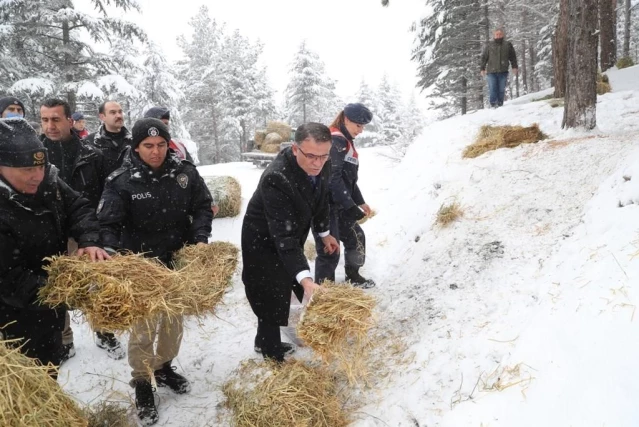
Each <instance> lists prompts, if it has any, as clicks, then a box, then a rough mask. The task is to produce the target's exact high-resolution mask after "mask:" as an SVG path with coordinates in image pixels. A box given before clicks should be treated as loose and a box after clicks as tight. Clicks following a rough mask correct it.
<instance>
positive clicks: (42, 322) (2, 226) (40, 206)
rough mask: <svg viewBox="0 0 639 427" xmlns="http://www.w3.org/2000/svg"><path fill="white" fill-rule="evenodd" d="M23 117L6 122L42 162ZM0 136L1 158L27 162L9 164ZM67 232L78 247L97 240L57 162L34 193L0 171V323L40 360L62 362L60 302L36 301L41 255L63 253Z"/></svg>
mask: <svg viewBox="0 0 639 427" xmlns="http://www.w3.org/2000/svg"><path fill="white" fill-rule="evenodd" d="M1 122H5V121H0V126H5V125H4V124H3V123H1ZM21 122H23V123H17V124H16V123H14V121H6V122H5V123H10V126H12V128H13V130H12V132H11V135H12V137H11V138H15V135H17V134H18V133H22V135H25V134H26V135H29V140H23V141H15V139H14V142H17V143H16V145H17V146H19V148H16V149H15V151H20V153H19V154H20V155H29V156H31V155H33V156H34V157H33V158H34V159H36V160H37V159H38V158H41V159H42V163H45V162H46V156H45V150H44V147H43V146H42V143H41V142H40V141H39V140H38V138H37V136H36V134H35V131H34V130H33V129H31V128H30V127H28V124H26V122H24V121H23V120H21ZM27 127H28V129H27ZM0 133H2V132H1V130H0ZM0 139H2V135H0ZM2 142H3V141H0V164H3V165H5V166H9V167H27V166H25V165H24V164H18V163H13V164H10V163H11V162H10V161H7V158H8V157H9V156H10V155H11V154H15V151H14V152H13V153H12V152H11V151H9V150H5V149H4V148H5V145H4V144H2ZM36 144H39V146H40V148H39V150H38V149H37V147H36ZM34 148H35V151H34ZM37 156H40V157H37ZM69 237H73V238H75V239H76V241H77V242H78V245H79V247H80V248H85V247H89V246H99V224H98V222H97V219H96V217H95V210H94V208H92V207H91V205H90V203H89V201H88V200H86V199H84V198H82V197H81V196H80V194H79V193H77V192H75V191H73V190H72V189H71V188H70V187H69V186H68V185H67V184H65V183H64V182H63V181H62V180H61V179H60V178H59V177H58V175H57V170H56V169H55V167H53V166H47V171H46V173H45V177H44V180H43V181H42V183H41V184H40V187H39V188H38V192H37V193H36V194H33V195H28V194H22V193H18V192H16V191H15V189H14V188H13V187H12V186H11V185H10V184H9V183H8V181H6V180H4V178H2V177H0V326H4V325H7V326H5V327H4V329H3V330H2V334H3V335H4V336H5V338H8V339H12V338H24V339H25V340H28V341H26V342H24V346H23V347H22V351H23V352H24V353H25V354H26V355H27V356H29V357H33V358H36V359H38V360H39V361H40V362H41V363H43V364H46V363H48V362H51V363H53V364H55V365H57V364H59V362H60V355H61V353H60V351H61V331H62V328H63V326H64V314H65V309H64V308H58V309H53V308H51V307H48V306H43V305H40V304H39V303H37V302H36V300H37V293H38V291H39V289H40V288H41V287H42V286H44V284H45V282H46V278H47V274H46V272H45V271H44V269H43V267H44V266H45V265H46V261H44V258H46V257H51V256H54V255H59V254H62V253H64V252H65V251H66V249H67V240H68V239H69ZM11 322H13V323H12V324H9V323H11Z"/></svg>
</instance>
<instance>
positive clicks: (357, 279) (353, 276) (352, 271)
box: [344, 267, 375, 289]
mask: <svg viewBox="0 0 639 427" xmlns="http://www.w3.org/2000/svg"><path fill="white" fill-rule="evenodd" d="M344 271H346V281H347V282H351V285H353V286H355V287H357V288H362V289H369V288H373V287H375V282H374V281H373V280H371V279H365V278H363V277H362V276H361V275H360V274H359V267H346V268H344Z"/></svg>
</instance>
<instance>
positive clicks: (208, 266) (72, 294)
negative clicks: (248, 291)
mask: <svg viewBox="0 0 639 427" xmlns="http://www.w3.org/2000/svg"><path fill="white" fill-rule="evenodd" d="M237 252H238V250H237V248H235V247H234V246H233V245H230V244H228V243H224V242H217V243H213V244H212V245H207V246H196V247H189V248H187V249H184V250H183V251H182V252H180V255H179V259H180V261H178V262H179V265H180V266H181V267H182V268H181V269H180V270H171V269H169V268H167V267H165V266H164V265H162V264H161V263H159V262H158V261H156V260H155V259H153V258H145V257H144V256H143V255H141V254H128V255H120V254H117V255H115V256H113V257H112V259H111V260H109V261H105V262H91V261H90V260H89V259H88V258H87V257H86V256H85V257H77V256H59V257H53V258H50V259H49V260H50V264H49V265H48V266H47V267H46V270H47V271H48V273H49V278H48V283H47V285H46V286H45V287H43V288H42V289H41V290H40V298H41V299H42V301H44V302H45V303H47V304H50V305H61V304H64V305H67V306H68V307H73V308H77V309H79V310H81V311H82V312H83V314H84V316H86V319H87V321H88V322H89V324H90V325H91V326H92V327H93V329H100V330H107V331H114V332H116V331H127V330H129V329H130V328H131V327H132V326H133V325H134V324H136V323H137V322H139V321H141V320H143V319H147V318H150V317H152V316H155V315H160V314H161V315H164V316H168V317H179V316H184V315H194V316H201V315H205V314H207V313H211V312H213V311H214V310H215V307H216V305H217V304H218V303H219V301H220V300H221V298H222V295H223V294H224V291H225V290H226V287H227V286H228V282H229V280H230V277H231V276H232V274H233V272H234V271H235V266H236V263H237Z"/></svg>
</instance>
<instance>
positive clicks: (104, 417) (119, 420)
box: [85, 402, 137, 427]
mask: <svg viewBox="0 0 639 427" xmlns="http://www.w3.org/2000/svg"><path fill="white" fill-rule="evenodd" d="M85 416H86V417H87V419H88V421H89V425H88V427H136V426H137V423H134V422H132V421H131V420H130V419H129V416H128V414H127V408H125V407H124V406H121V405H117V404H115V403H107V402H102V403H100V404H99V405H96V406H94V407H92V408H89V409H86V410H85Z"/></svg>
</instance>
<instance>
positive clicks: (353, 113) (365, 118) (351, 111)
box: [344, 102, 373, 125]
mask: <svg viewBox="0 0 639 427" xmlns="http://www.w3.org/2000/svg"><path fill="white" fill-rule="evenodd" d="M344 115H345V116H346V118H348V120H350V121H351V122H354V123H357V124H359V125H367V124H369V123H370V122H371V120H373V113H371V110H369V109H368V108H366V106H364V104H360V103H359V102H358V103H355V104H348V105H347V106H346V107H344Z"/></svg>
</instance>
